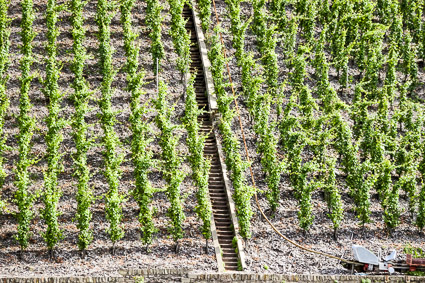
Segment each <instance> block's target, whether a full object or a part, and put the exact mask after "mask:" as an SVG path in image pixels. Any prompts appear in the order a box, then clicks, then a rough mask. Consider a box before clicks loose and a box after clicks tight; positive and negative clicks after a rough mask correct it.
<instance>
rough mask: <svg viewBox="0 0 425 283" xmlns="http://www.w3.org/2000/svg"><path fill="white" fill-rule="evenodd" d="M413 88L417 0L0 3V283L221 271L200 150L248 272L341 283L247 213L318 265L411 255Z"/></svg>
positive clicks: (422, 214)
mask: <svg viewBox="0 0 425 283" xmlns="http://www.w3.org/2000/svg"><path fill="white" fill-rule="evenodd" d="M192 4H195V7H194V8H195V9H197V11H199V16H200V19H201V22H202V25H201V26H202V29H203V32H204V34H205V37H206V44H207V49H208V53H207V54H206V55H207V57H208V59H209V61H210V63H211V67H210V69H209V71H210V73H211V76H212V78H213V86H214V94H213V95H214V96H215V98H216V100H217V113H211V115H214V117H215V123H214V127H215V129H214V130H215V131H211V132H209V133H205V131H203V130H202V129H204V125H203V124H202V123H201V122H200V121H199V117H201V116H202V115H205V114H210V113H206V110H205V109H201V107H200V106H199V105H198V104H197V97H196V91H198V90H199V85H198V84H197V83H196V76H197V70H194V69H193V68H191V63H192V59H193V58H194V57H193V56H192V55H191V52H193V46H191V38H192V36H193V34H191V32H189V31H188V30H187V27H186V23H187V19H185V18H184V17H183V14H184V12H183V11H184V7H185V5H189V6H190V5H192ZM424 71H425V4H424V2H423V1H418V0H401V1H398V0H397V1H396V0H390V1H382V0H376V1H371V0H369V1H368V0H358V1H353V0H335V1H327V0H325V1H316V0H270V1H268V2H266V1H264V0H251V1H246V2H245V1H244V2H242V1H239V0H215V1H214V0H199V1H198V2H196V3H195V2H193V3H192V2H185V1H183V0H167V1H165V0H164V1H160V0H147V1H138V0H121V1H107V0H97V1H81V0H67V1H65V0H57V1H56V0H48V1H36V0H20V1H18V0H11V1H6V0H0V211H1V215H0V275H2V272H4V274H6V275H12V276H13V275H17V274H21V273H27V274H37V273H48V274H59V275H63V274H68V273H71V274H76V275H84V274H88V273H90V274H104V273H103V272H105V271H107V272H110V273H113V272H117V270H118V268H122V267H128V268H140V267H148V268H151V267H158V266H159V267H169V266H173V267H175V266H178V267H185V268H191V269H195V270H217V262H216V258H215V255H214V247H213V245H212V244H211V238H212V235H213V233H212V231H211V227H212V226H211V225H212V223H211V219H212V215H213V214H214V213H217V211H216V209H215V208H214V205H212V204H213V203H212V202H213V201H210V199H211V198H213V197H214V194H213V195H212V196H211V192H212V191H211V187H212V185H211V180H214V179H212V178H215V177H212V176H213V175H212V174H213V173H214V170H215V169H211V168H215V167H214V164H216V163H214V162H218V161H217V160H213V158H211V157H208V155H207V153H206V150H205V148H206V144H207V143H209V142H210V141H209V140H208V138H209V137H210V135H211V133H212V132H215V133H217V134H216V138H217V140H218V141H219V144H220V148H222V151H223V153H224V160H223V161H224V164H225V167H226V171H225V172H227V173H228V176H227V177H228V178H229V180H230V181H231V182H230V185H231V188H229V189H230V190H231V194H232V201H233V202H234V204H235V207H236V215H237V221H238V230H237V232H238V236H240V237H241V238H242V239H243V243H244V252H245V255H246V263H245V264H246V266H247V269H248V270H251V271H255V272H267V271H268V270H269V271H273V272H278V273H332V274H333V273H343V272H344V270H343V268H342V267H341V266H338V263H337V262H336V261H335V260H331V259H327V258H323V257H317V256H315V255H312V254H308V253H303V252H302V251H301V250H297V249H295V248H294V247H293V246H290V245H289V244H288V243H287V242H284V241H282V239H281V238H279V236H278V235H277V234H276V233H274V232H273V231H272V230H271V229H270V227H269V225H268V224H267V223H266V222H265V220H264V218H263V217H262V216H261V215H260V213H259V212H258V210H257V208H256V202H255V198H254V195H257V196H258V198H259V204H260V205H261V207H262V208H263V209H264V210H265V211H266V214H267V216H268V217H269V218H270V219H271V221H272V223H273V225H275V226H276V227H277V228H278V229H279V230H280V231H281V232H282V233H283V234H285V235H287V236H288V237H289V238H291V239H293V240H295V241H296V242H298V243H301V244H303V245H305V246H307V247H309V248H312V249H316V250H320V251H322V252H327V253H331V254H333V255H336V256H341V257H344V256H345V255H346V256H348V253H349V249H350V246H351V245H352V244H360V245H363V246H365V247H367V248H370V249H371V250H373V251H376V252H377V251H378V250H379V249H382V250H383V251H384V253H385V252H386V251H387V250H389V249H394V248H395V249H397V250H398V251H399V252H400V253H401V254H402V251H403V248H404V247H405V245H407V244H409V243H410V244H414V245H417V246H421V247H422V248H424V245H425V243H424V241H423V237H424V234H423V228H424V227H425V184H424V181H425V143H424V141H425V134H424V128H425V116H424V114H423V113H424V110H425V109H424V101H425V92H424V90H425V88H424V84H425V73H424ZM215 173H216V172H215ZM214 176H215V175H214ZM209 190H210V191H209ZM226 205H227V204H226ZM215 217H216V216H214V218H215ZM228 217H229V216H228ZM217 221H218V220H216V222H217ZM217 223H218V222H217ZM213 232H214V231H213ZM232 237H233V236H232ZM235 239H236V238H235ZM209 242H210V244H208V243H209ZM233 248H234V247H233ZM236 253H237V251H236ZM28 266H29V267H28ZM52 266H54V267H56V268H57V267H60V268H57V269H56V271H55V270H52Z"/></svg>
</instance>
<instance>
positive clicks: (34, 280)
mask: <svg viewBox="0 0 425 283" xmlns="http://www.w3.org/2000/svg"><path fill="white" fill-rule="evenodd" d="M120 274H121V277H31V278H17V277H15V278H2V277H1V270H0V283H104V282H113V283H145V282H146V283H147V282H155V283H174V282H183V283H195V282H196V283H207V282H215V283H225V282H232V283H242V282H246V283H266V282H270V283H272V282H273V283H274V282H285V283H295V282H298V283H299V282H318V283H325V282H326V283H328V282H329V283H375V282H382V283H384V282H385V283H401V282H410V283H420V282H425V277H419V276H407V275H406V276H389V275H372V276H359V275H282V274H256V273H244V272H237V273H199V272H197V273H194V272H193V271H191V270H189V269H130V270H121V271H120Z"/></svg>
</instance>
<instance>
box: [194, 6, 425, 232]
mask: <svg viewBox="0 0 425 283" xmlns="http://www.w3.org/2000/svg"><path fill="white" fill-rule="evenodd" d="M224 2H225V4H226V9H227V18H226V20H228V21H229V22H230V26H229V31H230V38H231V43H232V50H233V51H232V52H233V53H232V54H234V57H235V59H236V63H237V65H238V67H239V68H238V72H240V74H241V81H240V85H241V88H242V93H241V95H242V97H243V99H242V100H243V104H244V106H245V107H246V109H247V111H248V113H249V116H250V117H251V119H252V121H253V127H252V128H253V131H254V133H255V136H256V141H257V153H258V154H259V156H260V163H261V167H262V171H263V172H264V176H265V183H266V186H267V189H266V190H265V196H266V198H267V200H268V203H269V206H270V209H271V211H276V210H277V208H278V207H279V202H280V200H281V192H282V188H283V184H282V177H285V178H288V180H289V182H290V185H291V187H292V191H293V196H294V198H295V199H296V200H297V202H298V211H297V213H298V219H299V226H300V227H301V228H302V229H304V230H306V231H307V230H308V229H309V228H310V227H311V225H312V224H313V223H314V200H313V194H315V193H316V194H317V192H319V191H320V192H322V193H323V195H324V200H325V201H326V202H327V204H328V213H327V215H328V217H329V219H330V220H331V222H332V227H333V231H334V236H335V237H336V231H337V229H338V228H339V227H340V225H341V223H342V222H343V220H344V217H345V214H346V213H347V210H348V206H351V205H352V206H353V211H354V212H355V214H356V216H357V218H358V221H359V224H361V225H364V224H365V223H370V222H371V221H372V220H373V219H372V217H371V205H372V198H373V196H374V195H376V197H377V198H378V201H379V203H380V206H381V208H382V210H381V215H382V221H383V222H384V223H385V226H386V228H387V231H388V232H389V233H390V234H391V232H392V231H393V230H394V229H395V228H396V227H397V226H398V225H399V224H400V223H401V217H402V215H403V214H404V213H406V217H407V218H408V219H410V220H409V221H410V223H411V224H413V225H416V226H417V227H418V228H419V229H420V230H422V229H423V228H424V226H425V210H424V209H425V187H424V186H423V177H424V173H425V172H424V168H425V167H424V162H425V155H424V153H425V150H424V149H425V148H424V145H423V141H424V138H425V136H424V135H423V129H424V116H423V110H424V109H423V101H424V98H423V91H424V79H423V74H424V73H423V70H424V67H425V64H424V58H425V56H424V55H425V21H424V17H425V6H424V4H423V2H421V1H416V0H403V1H347V0H338V1H332V2H330V1H315V0H296V1H287V0H273V1H268V2H267V3H266V1H264V0H253V1H250V3H244V8H245V10H244V13H241V6H242V5H241V1H239V0H226V1H224ZM199 5H200V11H201V18H202V20H203V25H204V29H205V30H209V32H211V33H213V34H216V35H213V36H212V37H211V39H210V45H211V52H210V53H211V56H210V60H211V61H212V65H213V67H212V73H213V77H214V80H215V86H216V93H217V98H218V100H219V101H223V102H224V103H223V104H222V105H223V106H222V107H220V105H219V111H220V113H221V116H222V120H223V122H222V123H221V131H222V134H223V137H224V147H225V150H226V158H227V161H228V163H229V164H228V166H229V167H230V168H231V172H232V175H233V176H232V179H233V185H234V187H235V193H234V199H235V202H236V205H237V207H238V216H239V222H240V225H241V227H249V226H248V225H249V221H250V216H251V212H250V211H249V210H246V208H247V207H249V206H248V204H249V201H247V202H246V204H244V203H243V202H242V200H246V199H248V200H249V199H250V198H251V196H252V192H251V190H249V189H243V190H242V193H241V192H240V191H238V188H239V187H238V186H239V182H240V181H239V180H242V182H243V183H244V184H246V181H245V180H244V179H243V178H244V177H243V176H245V175H246V174H247V172H245V171H244V169H245V168H246V166H245V167H243V165H244V162H243V161H241V160H238V159H239V158H240V157H239V156H238V154H239V152H242V151H240V150H239V147H240V146H239V144H240V143H241V141H240V140H234V141H233V140H230V137H232V135H233V136H235V133H233V134H232V132H231V131H229V130H228V129H226V127H227V126H226V124H232V121H233V118H234V112H233V111H232V110H229V109H230V108H232V107H233V106H232V101H233V97H229V96H227V95H226V94H225V93H226V92H230V89H231V88H229V85H228V83H226V82H228V80H227V79H226V77H225V76H227V73H226V74H225V73H224V72H223V68H224V65H225V60H224V58H223V55H222V54H223V51H222V50H221V49H222V48H223V46H221V43H220V41H219V39H218V38H217V30H220V27H219V26H216V27H215V31H212V28H211V27H210V26H211V25H210V17H209V16H208V15H207V14H206V13H205V16H203V13H202V11H205V10H208V9H209V7H210V6H211V4H210V3H209V2H203V1H200V2H199ZM247 7H249V8H248V10H247ZM246 11H248V12H246ZM247 36H250V39H254V40H250V41H249V43H251V42H253V43H254V44H252V45H250V46H249V48H246V47H245V45H246V43H247V42H248V41H247V40H246V37H247ZM229 60H230V59H229ZM219 104H220V103H219ZM238 164H239V165H238ZM235 166H236V167H238V166H242V167H240V168H241V169H242V173H240V175H241V176H242V177H241V178H235V176H234V174H235V172H237V170H238V169H239V168H235V169H233V168H234V167H235ZM345 188H347V190H346V189H345ZM346 195H347V198H346V197H345V196H346ZM348 198H349V199H350V200H352V201H353V202H352V203H348ZM403 199H405V201H402V200H403ZM404 204H406V207H405V205H404ZM243 236H245V237H246V236H249V232H248V231H243Z"/></svg>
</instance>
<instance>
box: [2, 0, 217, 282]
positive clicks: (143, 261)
mask: <svg viewBox="0 0 425 283" xmlns="http://www.w3.org/2000/svg"><path fill="white" fill-rule="evenodd" d="M58 2H59V4H63V3H65V2H68V1H58ZM34 7H35V9H36V20H35V22H34V30H35V31H37V33H38V34H37V36H36V38H35V40H34V56H35V58H36V62H35V63H34V65H33V70H34V71H38V72H39V74H40V76H41V77H44V75H45V73H44V71H45V63H44V61H43V60H44V56H45V51H44V42H45V40H46V38H45V33H46V25H45V21H44V18H45V17H44V12H43V11H45V10H46V1H39V0H36V1H34ZM145 9H146V3H145V2H143V1H137V4H136V7H135V9H134V26H135V27H136V28H137V29H139V32H140V37H139V39H140V45H141V52H140V54H141V57H140V61H141V64H142V67H143V68H144V70H145V71H146V81H147V82H148V84H147V85H146V86H145V90H146V92H147V94H146V96H145V97H144V101H147V100H149V99H151V98H154V97H155V91H156V87H155V81H154V76H153V72H152V70H153V64H152V59H151V57H150V56H151V55H150V52H149V48H150V39H149V37H148V31H147V30H146V27H145V25H144V18H145ZM84 13H85V16H86V22H85V27H86V29H87V39H86V45H85V46H86V48H87V50H88V52H89V54H90V55H91V58H90V59H89V60H88V61H87V69H86V74H87V80H88V82H89V83H90V85H91V88H92V89H93V90H95V93H94V95H93V97H92V99H91V102H90V105H91V107H93V110H92V111H91V112H90V113H89V115H88V117H87V122H89V123H92V127H91V128H90V129H89V132H90V134H91V136H93V137H95V138H96V142H98V143H100V137H102V135H103V132H102V129H101V127H100V124H99V120H98V118H97V115H98V114H99V108H98V106H97V103H96V99H98V98H100V91H99V86H100V82H101V75H100V73H99V67H98V66H97V59H98V55H97V49H98V40H97V38H96V32H97V25H96V23H95V20H94V19H95V13H96V1H89V3H88V5H87V6H86V10H85V12H84ZM162 13H163V16H164V21H163V33H162V35H163V44H164V49H165V53H166V58H165V59H164V60H163V62H162V72H161V74H160V79H162V80H164V81H165V82H166V83H167V84H168V90H169V95H168V99H169V101H170V103H172V104H174V105H175V114H174V116H173V119H174V122H175V123H176V124H181V123H180V120H179V119H180V118H181V117H182V115H183V110H184V101H183V95H182V93H183V84H182V83H181V82H180V75H179V72H178V71H177V68H176V58H177V55H176V54H175V51H174V48H173V44H172V41H171V37H170V36H169V35H168V30H169V26H170V14H169V8H168V4H167V2H165V1H164V10H163V12H162ZM9 15H10V16H11V17H12V18H13V21H12V28H11V44H12V45H11V50H10V52H11V54H13V56H11V66H10V69H9V74H10V81H9V83H8V92H9V93H10V100H11V106H10V113H9V116H8V119H7V121H6V126H5V127H6V133H7V134H8V145H9V146H11V147H12V150H11V151H9V152H6V153H5V157H6V162H7V163H6V170H7V173H8V174H9V176H8V178H7V180H6V184H5V186H4V187H3V189H2V197H3V198H5V199H6V200H7V201H8V202H9V204H10V205H9V206H8V209H9V210H10V212H9V213H5V214H3V215H1V216H0V276H34V275H41V274H43V275H45V276H47V275H49V276H65V275H93V276H95V275H96V276H101V275H119V274H118V272H117V271H118V270H119V269H120V268H130V267H131V268H147V267H149V268H154V267H157V268H161V267H162V268H171V267H172V268H183V267H184V268H190V269H196V270H216V269H217V264H216V261H215V254H214V249H213V247H212V243H211V241H210V243H209V246H210V247H209V251H208V254H205V252H204V246H205V240H204V239H203V237H202V235H201V234H200V232H199V228H200V222H199V221H198V220H197V217H196V214H195V213H194V206H195V204H196V198H195V194H194V191H195V188H194V186H193V184H192V181H191V178H190V177H189V176H188V177H187V178H186V179H185V181H184V183H183V185H182V193H183V194H185V195H187V198H186V201H185V214H186V217H187V219H186V221H185V223H184V231H185V238H184V239H182V240H181V242H180V245H181V248H180V251H179V253H178V254H176V253H175V252H174V242H173V240H172V239H171V238H169V233H168V232H167V227H168V218H167V217H166V215H165V213H166V211H167V208H168V206H169V203H168V201H167V199H166V196H165V194H164V193H157V194H156V195H155V197H154V200H153V203H152V205H153V206H154V207H155V208H156V209H157V211H156V216H155V225H156V227H157V228H158V229H159V232H158V234H157V239H156V240H155V241H154V243H153V244H152V245H151V247H150V248H151V253H147V252H146V249H145V247H143V246H142V244H141V242H140V241H139V239H140V233H139V232H138V231H139V224H138V220H137V215H138V206H137V204H136V203H135V202H134V200H133V199H132V198H131V197H129V198H128V201H127V202H126V203H125V206H124V219H123V222H124V223H125V224H124V228H125V233H126V234H125V237H124V238H123V239H122V240H121V241H119V242H118V243H117V251H116V255H115V256H111V255H110V248H111V247H112V243H111V241H110V240H109V238H108V235H107V234H106V232H105V229H106V228H107V227H108V224H107V221H106V219H105V214H104V199H103V198H102V196H103V195H104V194H105V193H106V192H107V189H108V188H107V184H106V180H105V177H104V176H103V173H102V170H103V161H102V155H101V151H102V150H103V149H102V146H101V145H100V144H99V145H96V146H95V147H93V148H92V149H90V151H89V154H88V159H89V161H88V162H89V164H90V169H91V172H92V174H93V176H92V178H91V186H92V188H93V191H94V193H95V195H96V196H97V197H98V198H99V199H97V200H96V203H95V204H94V205H93V208H92V211H93V221H92V225H93V226H92V228H93V230H94V242H93V243H92V244H91V245H90V248H89V250H88V256H87V258H86V259H85V260H82V259H80V256H79V252H78V247H77V245H76V242H77V235H78V230H77V228H76V223H75V222H73V217H74V214H75V211H76V206H77V203H76V200H75V193H76V185H75V184H76V180H75V179H74V178H73V177H72V172H73V170H72V157H71V154H72V152H73V151H74V148H75V146H74V142H73V140H72V137H71V135H70V134H71V131H72V129H71V127H70V126H68V127H66V128H65V130H64V142H63V146H62V151H63V152H64V154H65V155H64V167H65V170H64V172H63V173H62V174H61V176H60V180H59V185H60V187H61V189H62V191H63V196H62V198H61V200H60V203H59V209H60V211H61V212H62V215H61V216H60V219H59V220H60V223H61V229H63V232H64V239H63V240H62V241H61V242H60V243H59V245H58V248H57V250H56V252H55V256H56V260H55V262H51V261H49V259H48V255H47V249H46V247H45V245H44V242H43V239H42V236H41V233H42V232H43V231H44V229H45V227H46V226H45V224H44V222H43V221H42V220H41V219H40V217H39V213H38V211H39V209H40V208H42V203H41V202H40V200H38V201H37V202H36V203H35V207H34V211H35V212H36V217H35V219H34V220H33V222H32V227H31V229H32V233H33V236H32V238H31V240H30V245H29V248H28V250H27V251H26V252H25V254H24V256H23V260H22V261H19V260H18V252H19V245H18V243H17V242H16V241H15V240H14V235H15V234H16V220H15V218H14V217H13V214H14V213H15V212H16V206H15V205H14V204H13V203H12V199H13V194H14V192H15V190H16V188H15V186H14V185H13V181H14V173H13V169H14V168H15V167H14V164H15V162H16V160H17V157H18V151H17V149H16V148H17V142H16V135H17V133H18V129H17V120H16V117H17V115H18V114H19V86H20V83H19V76H20V70H19V60H20V58H21V55H20V51H19V46H20V44H21V39H20V35H19V31H20V21H21V7H20V5H19V1H17V0H12V1H11V6H10V12H9ZM119 17H120V15H119V13H117V14H116V15H115V17H114V19H113V21H112V24H111V32H112V40H111V43H112V45H113V47H114V48H115V53H114V60H113V62H114V67H115V68H116V69H120V68H122V67H123V66H124V63H125V54H124V50H123V44H124V43H123V36H122V28H121V24H120V22H119ZM59 25H60V32H61V34H60V36H59V39H58V46H59V54H60V55H59V56H60V60H61V61H62V64H63V69H62V74H61V79H60V87H61V90H62V91H64V92H65V94H66V98H65V99H64V101H63V105H62V106H63V112H62V115H63V116H64V117H71V115H72V114H73V111H74V107H73V103H72V101H71V100H70V99H69V98H68V96H69V95H70V94H71V93H72V92H73V89H72V88H71V87H70V84H71V82H72V79H73V75H72V73H71V71H70V62H71V60H72V57H73V56H72V35H71V21H70V12H68V11H63V12H61V13H60V21H59ZM41 87H42V86H41V84H40V83H39V81H38V80H37V79H36V80H34V81H33V84H32V87H31V101H32V103H33V105H34V107H33V110H32V115H34V117H36V119H37V131H36V133H35V135H34V138H33V154H34V156H36V157H38V158H40V161H39V162H38V163H37V164H36V165H34V166H32V167H31V168H30V171H31V179H32V185H31V188H30V190H31V191H33V192H35V191H36V190H41V189H42V187H43V173H42V172H43V170H45V168H46V166H47V165H46V161H45V160H44V159H43V158H42V157H43V156H44V154H45V153H46V146H45V141H44V136H45V133H46V132H47V128H46V123H45V122H44V119H45V118H46V116H47V101H46V99H45V98H44V95H43V94H42V93H41V91H40V89H41ZM113 87H115V94H114V97H113V106H114V109H115V110H119V111H120V112H119V114H118V116H117V119H118V121H119V123H118V124H117V125H116V127H115V130H116V132H117V133H118V136H119V137H120V139H121V142H122V148H121V150H123V152H125V154H126V160H125V161H124V163H123V164H122V167H121V169H122V171H123V175H122V179H121V187H120V190H121V191H122V193H128V191H129V190H130V189H132V188H133V187H134V178H133V167H132V163H131V161H130V145H129V139H130V136H131V132H130V131H129V127H128V126H129V125H128V120H129V115H130V112H129V103H130V100H129V99H130V94H129V93H128V92H126V91H125V87H126V75H125V73H124V72H123V71H122V70H120V71H119V72H118V74H117V76H116V78H115V80H114V84H113ZM144 101H143V102H144ZM154 116H155V113H154V112H152V113H149V116H148V119H151V120H152V118H153V117H154ZM153 130H154V132H157V131H158V129H156V128H155V127H153ZM180 132H181V134H182V138H181V143H180V144H179V145H178V149H179V150H180V152H181V155H187V152H188V151H187V146H186V144H185V133H184V132H183V131H181V130H180ZM151 150H152V151H153V152H154V155H155V157H157V158H158V157H159V153H160V148H159V146H158V143H157V141H154V142H153V143H152V147H151ZM183 170H184V171H186V172H187V173H190V168H189V164H188V163H187V162H186V161H185V162H184V164H183ZM150 177H151V182H152V185H153V186H154V187H157V188H163V187H164V186H165V183H164V181H163V178H162V174H161V173H160V172H159V171H158V170H154V171H153V172H152V173H151V175H150Z"/></svg>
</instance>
